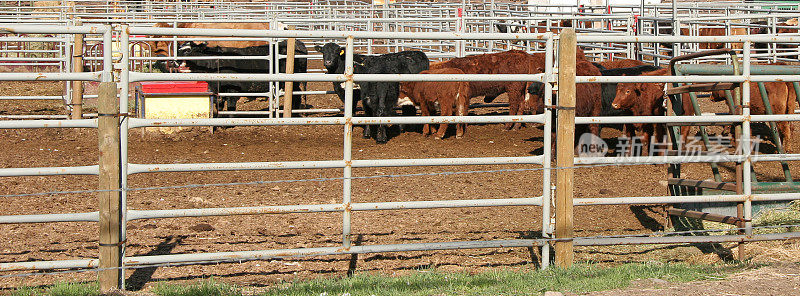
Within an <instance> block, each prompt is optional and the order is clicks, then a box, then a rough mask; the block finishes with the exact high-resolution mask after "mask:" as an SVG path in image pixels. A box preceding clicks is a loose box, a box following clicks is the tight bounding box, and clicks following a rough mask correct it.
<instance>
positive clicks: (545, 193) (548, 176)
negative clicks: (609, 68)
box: [541, 32, 555, 268]
mask: <svg viewBox="0 0 800 296" xmlns="http://www.w3.org/2000/svg"><path fill="white" fill-rule="evenodd" d="M546 34H547V35H548V36H547V41H545V62H544V65H545V66H544V68H545V70H544V77H545V83H544V103H545V105H552V104H553V85H552V84H550V82H551V81H553V80H552V78H553V54H554V52H555V49H554V48H553V43H554V42H553V40H554V38H553V35H552V34H553V33H550V32H547V33H546ZM552 112H553V111H552V110H551V109H550V108H546V109H544V120H545V121H544V126H545V128H544V130H545V132H544V133H543V135H542V138H543V139H542V143H543V144H542V145H543V147H544V153H543V155H544V161H543V162H542V167H544V175H543V176H542V238H553V224H552V223H553V219H552V218H553V216H552V211H551V210H552V204H553V190H552V188H553V183H552V170H550V168H551V167H552V163H551V162H550V160H551V159H552V151H553V149H551V147H553V146H552V145H553V144H552V143H553V141H552V137H553V136H552V132H551V131H552V130H553V126H554V124H555V122H553V116H552V115H553V114H552ZM550 251H551V249H550V244H547V243H546V244H542V252H541V254H542V268H547V267H549V266H550Z"/></svg>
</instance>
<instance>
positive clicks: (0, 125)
mask: <svg viewBox="0 0 800 296" xmlns="http://www.w3.org/2000/svg"><path fill="white" fill-rule="evenodd" d="M19 128H97V119H70V120H0V129H19Z"/></svg>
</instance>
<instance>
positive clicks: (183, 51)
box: [177, 41, 208, 56]
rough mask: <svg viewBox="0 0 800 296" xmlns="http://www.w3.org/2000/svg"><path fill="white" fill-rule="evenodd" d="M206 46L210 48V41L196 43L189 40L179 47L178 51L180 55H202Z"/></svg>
mask: <svg viewBox="0 0 800 296" xmlns="http://www.w3.org/2000/svg"><path fill="white" fill-rule="evenodd" d="M206 48H208V42H201V43H195V42H194V41H188V42H184V43H182V44H181V45H180V46H179V47H178V51H177V53H178V56H195V55H200V54H201V53H202V52H203V51H204V50H205V49H206Z"/></svg>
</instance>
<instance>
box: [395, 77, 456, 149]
mask: <svg viewBox="0 0 800 296" xmlns="http://www.w3.org/2000/svg"><path fill="white" fill-rule="evenodd" d="M420 74H464V71H461V69H456V68H442V69H435V70H426V71H422V72H420ZM469 91H470V83H469V82H466V81H447V82H442V81H436V82H434V81H408V82H403V83H402V84H401V85H400V97H404V96H408V97H409V98H410V99H411V101H412V102H414V105H417V106H419V109H420V111H422V116H430V115H431V114H433V113H435V111H436V106H435V104H436V103H438V104H439V108H440V109H441V115H442V116H451V115H453V111H454V110H453V108H455V113H456V115H457V116H466V115H467V112H468V109H469V98H470V97H471V96H470V93H469ZM465 130H466V124H464V123H459V124H457V125H456V138H457V139H460V138H462V137H464V132H465ZM433 132H435V133H436V135H435V136H434V137H435V138H436V139H442V138H444V135H445V133H446V132H447V123H441V124H439V130H438V131H436V130H435V128H433V127H431V126H430V125H429V124H425V126H424V127H423V128H422V134H423V135H425V136H428V135H430V134H431V133H433Z"/></svg>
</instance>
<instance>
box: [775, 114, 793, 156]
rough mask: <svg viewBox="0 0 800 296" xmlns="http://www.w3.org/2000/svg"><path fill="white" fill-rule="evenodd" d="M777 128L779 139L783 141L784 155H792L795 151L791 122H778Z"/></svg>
mask: <svg viewBox="0 0 800 296" xmlns="http://www.w3.org/2000/svg"><path fill="white" fill-rule="evenodd" d="M776 127H777V128H778V133H779V138H780V139H781V145H783V152H784V153H791V151H793V150H794V149H792V142H791V141H792V126H791V124H790V123H789V122H786V121H781V122H778V123H777V125H776Z"/></svg>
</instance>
